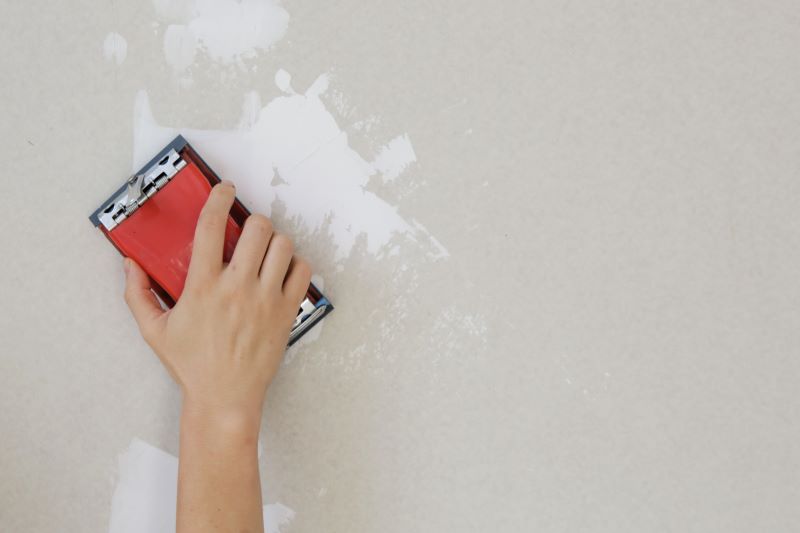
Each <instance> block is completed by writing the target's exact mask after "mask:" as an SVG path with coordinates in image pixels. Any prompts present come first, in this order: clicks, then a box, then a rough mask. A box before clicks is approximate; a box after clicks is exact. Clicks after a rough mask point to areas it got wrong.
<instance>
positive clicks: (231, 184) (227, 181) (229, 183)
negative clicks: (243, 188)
mask: <svg viewBox="0 0 800 533" xmlns="http://www.w3.org/2000/svg"><path fill="white" fill-rule="evenodd" d="M220 183H221V184H223V185H225V186H226V187H232V188H234V189H235V188H236V185H234V184H233V182H232V181H230V180H222V181H221V182H220Z"/></svg>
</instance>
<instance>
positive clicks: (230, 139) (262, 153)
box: [133, 71, 447, 260]
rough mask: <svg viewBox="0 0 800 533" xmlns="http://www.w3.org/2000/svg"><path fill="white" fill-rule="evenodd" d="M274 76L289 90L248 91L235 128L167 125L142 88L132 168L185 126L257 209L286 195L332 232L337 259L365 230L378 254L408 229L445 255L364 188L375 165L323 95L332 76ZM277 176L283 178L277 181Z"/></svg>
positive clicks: (293, 207)
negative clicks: (302, 85) (304, 83)
mask: <svg viewBox="0 0 800 533" xmlns="http://www.w3.org/2000/svg"><path fill="white" fill-rule="evenodd" d="M276 78H277V79H278V85H279V86H280V87H281V88H282V90H285V91H286V92H287V94H286V95H285V96H281V97H278V98H275V99H274V100H272V101H271V102H269V103H268V104H267V105H266V106H263V107H261V104H260V99H259V97H258V94H257V93H255V92H253V93H250V94H249V95H248V96H247V97H246V98H245V102H244V106H243V113H242V119H241V121H240V124H239V127H238V128H237V129H234V130H191V129H189V130H186V129H182V130H179V129H178V128H172V127H166V126H161V125H159V124H158V122H157V121H156V120H155V118H154V117H153V114H152V112H151V110H150V104H149V99H148V96H147V93H146V92H145V91H140V92H139V94H138V95H137V97H136V104H135V108H134V147H133V154H134V158H133V159H134V169H138V168H139V167H141V165H143V164H144V163H145V162H147V160H149V159H150V157H152V155H153V154H154V153H156V152H157V151H158V150H159V149H161V148H162V147H163V146H164V145H165V144H166V143H167V142H169V141H170V140H171V139H172V138H173V137H174V136H175V135H176V134H177V133H178V132H179V131H180V133H182V134H183V135H184V136H185V137H186V138H187V139H188V140H189V142H191V143H192V144H193V145H194V146H195V148H197V150H198V151H199V152H200V153H201V154H203V157H204V159H206V160H207V161H208V163H209V164H210V165H211V167H212V168H214V170H216V171H217V173H218V174H220V175H221V176H223V177H225V178H227V179H230V180H232V181H234V182H235V183H236V185H237V192H238V194H239V196H240V198H241V199H242V201H243V202H244V203H245V204H246V205H247V207H249V208H250V209H251V210H252V211H255V212H260V213H264V214H266V215H267V216H269V215H270V213H271V211H272V207H273V204H274V203H275V202H280V203H281V204H282V205H283V207H284V208H285V212H286V215H287V217H288V218H290V219H293V220H296V222H297V224H298V225H299V228H300V229H304V230H306V231H308V232H320V233H322V234H328V235H330V238H331V240H332V244H333V246H334V248H335V250H334V259H335V260H342V259H344V258H346V257H348V256H349V254H350V252H351V251H352V249H353V247H354V246H355V244H356V241H357V239H359V238H360V237H363V238H365V239H366V243H365V244H366V249H367V252H368V253H370V254H373V255H379V254H382V253H388V252H389V250H390V247H389V243H390V240H392V239H393V238H395V237H397V236H402V237H404V238H406V239H407V240H410V241H414V242H416V243H418V244H420V245H423V246H425V247H426V248H428V249H430V252H429V253H430V256H431V257H432V258H440V257H445V256H447V250H446V249H445V248H444V247H443V246H441V244H440V243H438V241H436V240H435V239H433V237H432V236H431V235H430V234H429V232H428V231H427V230H426V229H425V228H424V227H423V226H422V225H420V224H418V223H417V222H415V221H411V222H407V221H406V220H404V219H403V218H402V217H401V216H400V214H399V213H398V210H397V207H394V206H392V205H390V204H389V203H388V202H386V201H385V200H383V199H382V198H380V197H379V196H377V195H376V194H375V193H373V192H370V191H368V190H366V187H367V185H368V183H369V180H370V177H371V176H372V175H374V174H375V173H376V169H375V167H374V166H373V165H372V164H370V163H369V162H367V161H366V160H365V159H364V158H363V157H361V156H360V155H359V154H358V153H357V152H356V151H354V150H353V149H352V148H351V147H350V146H349V144H348V139H347V134H346V133H345V132H344V131H342V130H341V129H340V128H339V126H338V125H337V124H336V121H335V120H334V118H333V116H332V115H331V113H330V112H328V110H327V109H326V108H325V105H324V104H323V102H322V101H321V100H320V95H322V94H323V93H324V92H325V90H326V89H327V87H328V77H327V76H325V75H322V76H320V77H319V78H317V80H316V81H315V82H314V83H313V84H312V85H311V87H310V88H309V89H308V90H307V91H306V92H305V94H296V93H294V92H291V91H290V90H289V89H290V88H291V76H289V74H288V73H285V72H280V71H279V73H278V75H277V76H276ZM411 151H412V152H413V149H411ZM276 176H278V177H279V178H280V179H276V180H275V182H276V183H275V184H273V179H274V178H275V177H276Z"/></svg>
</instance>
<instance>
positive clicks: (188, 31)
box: [153, 0, 289, 73]
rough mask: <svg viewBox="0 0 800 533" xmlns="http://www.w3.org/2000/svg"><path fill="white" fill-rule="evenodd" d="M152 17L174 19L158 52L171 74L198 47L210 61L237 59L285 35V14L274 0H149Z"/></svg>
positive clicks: (185, 63) (187, 62) (191, 59)
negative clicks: (153, 12)
mask: <svg viewBox="0 0 800 533" xmlns="http://www.w3.org/2000/svg"><path fill="white" fill-rule="evenodd" d="M153 4H154V6H155V8H156V12H157V13H158V15H159V16H160V17H161V18H162V19H164V20H167V21H170V22H174V24H171V25H170V26H169V27H168V28H167V31H166V32H165V34H164V54H165V57H166V59H167V62H168V63H169V64H170V65H171V66H172V68H173V69H175V70H176V71H177V72H179V73H180V72H183V71H184V70H185V69H186V68H188V66H189V65H191V64H192V63H193V62H194V59H195V56H196V52H197V50H198V49H202V50H204V51H205V53H206V54H207V55H208V57H210V58H211V59H212V60H213V61H218V62H221V63H224V64H231V63H239V64H241V62H242V60H243V59H245V58H249V57H253V56H255V55H256V53H257V52H259V51H264V50H267V49H269V48H270V47H271V46H272V45H273V44H275V43H276V42H277V41H279V40H280V39H281V38H282V37H283V36H284V34H285V33H286V28H287V27H288V25H289V13H287V12H286V10H285V9H283V8H282V7H281V6H280V5H278V3H277V2H276V1H274V0H191V1H185V0H184V1H182V2H176V1H169V0H153Z"/></svg>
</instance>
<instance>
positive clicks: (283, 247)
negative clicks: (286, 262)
mask: <svg viewBox="0 0 800 533" xmlns="http://www.w3.org/2000/svg"><path fill="white" fill-rule="evenodd" d="M270 246H274V247H275V249H276V250H277V251H280V252H283V253H287V254H291V253H293V252H294V243H292V240H291V239H290V238H289V237H287V236H286V235H284V234H282V233H278V234H276V235H275V236H274V237H272V242H271V243H270Z"/></svg>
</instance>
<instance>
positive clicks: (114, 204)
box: [89, 136, 333, 346]
mask: <svg viewBox="0 0 800 533" xmlns="http://www.w3.org/2000/svg"><path fill="white" fill-rule="evenodd" d="M219 181H220V179H219V177H218V176H217V175H216V174H215V173H214V171H213V170H211V168H210V167H209V166H208V165H207V164H206V163H205V161H203V159H202V158H201V157H200V156H199V155H198V154H197V152H196V151H195V150H194V149H193V148H192V147H191V145H189V143H188V142H186V139H184V138H183V137H181V136H178V137H176V138H175V139H174V140H173V141H172V142H171V143H169V144H168V145H167V146H166V147H165V148H164V149H163V150H162V151H161V152H160V153H159V154H158V155H156V156H155V157H154V158H153V159H152V160H151V161H150V162H149V163H147V164H146V165H145V166H144V168H142V170H140V171H139V172H137V173H136V174H134V175H133V176H131V177H130V178H129V179H128V180H127V181H126V182H125V184H124V185H123V186H122V187H120V188H119V189H118V190H117V192H115V193H114V194H112V195H111V197H110V198H109V199H108V200H106V201H105V202H103V204H102V205H101V206H100V207H99V208H98V209H97V210H96V211H95V212H94V213H92V215H91V216H90V217H89V220H91V221H92V223H93V224H94V225H95V227H97V228H100V230H101V231H102V232H103V234H104V235H105V236H106V238H108V240H109V241H111V243H112V244H113V245H114V246H115V247H116V248H117V250H119V252H120V253H121V254H122V255H123V256H125V257H130V258H131V259H133V260H134V261H136V262H137V263H138V264H139V265H140V266H141V267H142V268H143V269H144V270H145V272H147V274H148V275H149V276H150V279H151V281H152V285H153V290H155V292H156V294H158V296H159V297H160V298H161V300H163V301H164V303H165V304H166V305H168V306H169V307H172V306H173V305H175V302H176V301H178V298H180V296H181V292H183V284H184V282H185V281H186V273H187V271H188V269H189V261H190V259H191V256H192V241H193V240H194V230H195V226H196V225H197V218H198V216H199V215H200V210H201V209H202V207H203V205H204V204H205V202H206V199H207V198H208V195H209V193H210V192H211V187H213V186H214V184H216V183H219ZM249 215H250V212H249V211H248V210H247V209H246V208H245V207H244V205H242V203H241V202H240V201H239V200H238V199H236V201H235V202H234V205H233V207H232V208H231V212H230V214H229V215H228V225H227V228H226V230H225V250H224V254H223V260H224V261H225V262H226V263H227V262H228V261H230V259H231V256H232V255H233V250H234V248H235V247H236V242H237V241H238V240H239V235H240V234H241V232H242V227H243V225H244V221H245V220H246V219H247V217H248V216H249ZM332 310H333V305H331V303H330V301H328V299H327V298H326V297H325V296H323V294H322V293H321V292H320V291H319V289H317V287H315V286H314V284H313V283H312V284H311V285H310V286H309V287H308V292H307V293H306V297H305V299H304V300H303V303H302V304H301V306H300V310H299V311H298V313H297V318H296V319H295V322H294V325H293V326H292V331H291V333H290V335H289V345H290V346H291V345H292V344H293V343H294V342H296V341H297V340H298V339H299V338H300V337H301V336H303V334H304V333H305V332H307V331H308V330H309V329H311V328H312V327H313V326H314V324H316V323H317V322H319V321H320V320H322V318H323V317H324V316H325V315H327V314H328V313H330V312H331V311H332Z"/></svg>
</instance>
